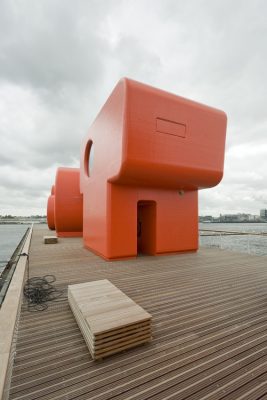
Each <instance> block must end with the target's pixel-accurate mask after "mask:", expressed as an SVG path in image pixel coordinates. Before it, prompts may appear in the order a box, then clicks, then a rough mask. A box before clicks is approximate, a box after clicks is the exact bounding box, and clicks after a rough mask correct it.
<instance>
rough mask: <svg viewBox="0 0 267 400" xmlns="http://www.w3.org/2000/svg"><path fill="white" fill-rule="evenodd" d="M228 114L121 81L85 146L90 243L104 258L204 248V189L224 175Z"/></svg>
mask: <svg viewBox="0 0 267 400" xmlns="http://www.w3.org/2000/svg"><path fill="white" fill-rule="evenodd" d="M225 134H226V115H225V113H224V112H222V111H220V110H217V109H214V108H211V107H208V106H205V105H202V104H199V103H196V102H193V101H190V100H187V99H184V98H182V97H179V96H176V95H173V94H170V93H167V92H164V91H162V90H159V89H155V88H152V87H150V86H147V85H144V84H141V83H138V82H135V81H132V80H129V79H122V80H121V81H120V82H119V83H118V84H117V86H116V87H115V89H114V90H113V92H112V94H111V95H110V97H109V98H108V100H107V102H106V103H105V105H104V106H103V108H102V110H101V111H100V113H99V114H98V116H97V118H96V120H95V121H94V123H93V124H92V126H91V128H90V129H89V132H88V135H87V137H86V138H85V141H84V143H83V146H82V154H81V173H80V188H81V192H82V193H83V199H84V202H83V204H84V208H83V238H84V245H85V246H86V247H87V248H89V249H91V250H93V251H94V252H96V253H97V254H100V255H101V256H103V257H104V258H106V259H114V258H123V257H133V256H136V255H137V253H138V252H141V253H145V254H162V253H169V252H179V251H195V250H197V248H198V190H199V189H203V188H208V187H212V186H215V185H217V184H218V183H219V182H220V180H221V179H222V176H223V166H224V148H225Z"/></svg>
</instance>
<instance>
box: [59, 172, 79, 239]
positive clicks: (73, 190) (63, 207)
mask: <svg viewBox="0 0 267 400" xmlns="http://www.w3.org/2000/svg"><path fill="white" fill-rule="evenodd" d="M79 180H80V170H79V168H58V170H57V173H56V180H55V189H54V190H55V227H56V231H57V235H58V236H59V237H74V236H82V230H83V228H82V227H83V219H82V214H83V201H82V195H81V193H80V184H79V182H80V181H79Z"/></svg>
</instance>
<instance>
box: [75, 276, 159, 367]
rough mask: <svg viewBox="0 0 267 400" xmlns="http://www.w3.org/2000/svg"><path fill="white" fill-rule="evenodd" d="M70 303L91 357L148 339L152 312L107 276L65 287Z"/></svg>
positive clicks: (132, 345) (149, 338) (116, 350)
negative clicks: (102, 278)
mask: <svg viewBox="0 0 267 400" xmlns="http://www.w3.org/2000/svg"><path fill="white" fill-rule="evenodd" d="M68 300H69V305H70V307H71V309H72V311H73V314H74V316H75V318H76V321H77V323H78V325H79V327H80V330H81V332H82V334H83V337H84V339H85V341H86V343H87V346H88V348H89V351H90V353H91V355H92V357H93V359H95V360H96V359H100V358H104V357H106V356H109V355H111V354H115V353H118V352H120V351H123V350H126V349H129V348H131V347H135V346H137V345H139V344H142V343H146V342H148V341H150V340H151V338H152V337H151V318H152V317H151V315H150V314H148V313H147V312H146V311H145V310H143V308H142V307H140V306H139V305H137V304H136V303H135V302H134V301H133V300H131V299H130V298H129V297H128V296H126V295H125V294H124V293H123V292H122V291H121V290H119V289H118V288H117V287H116V286H114V285H113V284H112V283H111V282H110V281H108V280H107V279H104V280H100V281H94V282H86V283H81V284H78V285H71V286H68Z"/></svg>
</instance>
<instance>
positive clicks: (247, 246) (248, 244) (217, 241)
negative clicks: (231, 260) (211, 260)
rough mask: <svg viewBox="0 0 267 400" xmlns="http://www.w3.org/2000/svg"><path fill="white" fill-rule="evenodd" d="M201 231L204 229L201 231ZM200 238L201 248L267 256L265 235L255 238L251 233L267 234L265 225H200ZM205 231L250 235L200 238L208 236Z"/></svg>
mask: <svg viewBox="0 0 267 400" xmlns="http://www.w3.org/2000/svg"><path fill="white" fill-rule="evenodd" d="M201 229H205V232H204V231H201ZM199 230H200V237H199V244H200V246H201V247H203V246H204V247H205V246H208V247H218V248H221V249H227V250H232V251H238V252H241V253H249V254H253V255H258V256H263V255H267V235H265V236H263V235H262V236H256V235H252V234H253V233H265V234H267V223H247V224H246V223H240V224H230V223H228V224H223V223H200V224H199ZM206 230H210V231H213V230H215V231H228V232H229V231H234V232H241V233H243V232H248V233H251V235H242V236H241V235H240V236H238V235H229V236H225V235H220V234H219V233H216V235H217V236H202V234H209V232H206Z"/></svg>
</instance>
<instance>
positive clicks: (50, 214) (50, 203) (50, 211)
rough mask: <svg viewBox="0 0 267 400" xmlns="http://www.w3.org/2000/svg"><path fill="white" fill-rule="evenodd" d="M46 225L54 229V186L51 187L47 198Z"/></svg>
mask: <svg viewBox="0 0 267 400" xmlns="http://www.w3.org/2000/svg"><path fill="white" fill-rule="evenodd" d="M46 216H47V225H48V228H49V229H51V230H52V231H53V230H55V186H54V185H53V186H52V188H51V195H50V196H49V197H48V200H47V214H46Z"/></svg>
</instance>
